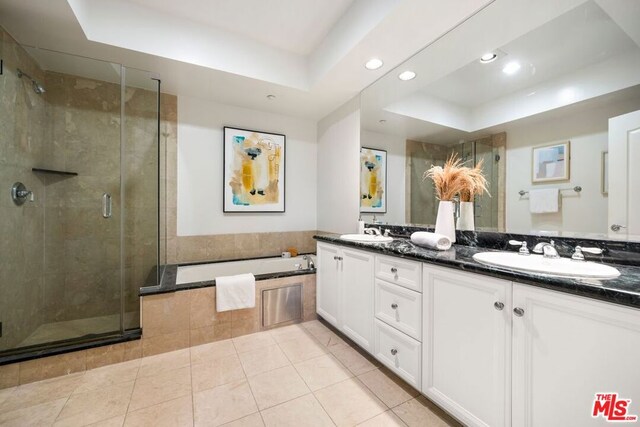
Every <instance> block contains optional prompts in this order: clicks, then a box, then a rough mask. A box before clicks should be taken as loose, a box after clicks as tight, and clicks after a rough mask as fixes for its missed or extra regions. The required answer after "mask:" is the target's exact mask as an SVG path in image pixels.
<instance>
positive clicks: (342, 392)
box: [314, 378, 388, 426]
mask: <svg viewBox="0 0 640 427" xmlns="http://www.w3.org/2000/svg"><path fill="white" fill-rule="evenodd" d="M314 394H315V395H316V398H317V399H318V400H319V401H320V403H321V404H322V406H323V408H324V409H325V410H326V411H327V413H328V414H329V415H330V416H331V419H332V420H333V422H334V423H336V425H338V426H354V425H356V424H358V423H361V422H363V421H366V420H368V419H370V418H373V417H375V416H376V415H378V414H381V413H383V412H385V411H386V410H387V409H388V408H387V407H386V406H385V404H384V403H382V402H381V401H380V400H378V398H377V397H376V396H375V395H374V394H373V393H372V392H371V391H370V390H369V389H368V388H367V387H366V386H365V385H364V384H362V383H361V382H360V381H358V380H357V379H355V378H350V379H348V380H345V381H343V382H341V383H338V384H334V385H332V386H329V387H326V388H323V389H322V390H319V391H316V392H315V393H314Z"/></svg>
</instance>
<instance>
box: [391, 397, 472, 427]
mask: <svg viewBox="0 0 640 427" xmlns="http://www.w3.org/2000/svg"><path fill="white" fill-rule="evenodd" d="M393 412H394V413H395V414H396V415H397V416H398V417H400V419H401V420H402V421H404V423H405V424H407V425H408V426H409V427H421V426H429V427H431V426H433V427H446V426H456V427H459V426H462V424H460V423H458V422H457V421H456V420H454V419H453V418H451V417H450V416H449V415H448V414H447V413H445V412H444V411H443V410H442V409H440V408H438V407H437V406H436V405H435V404H433V403H432V402H431V401H429V400H427V399H426V398H425V397H423V396H420V397H417V398H415V399H411V400H409V401H408V402H405V403H403V404H402V405H400V406H397V407H395V408H393Z"/></svg>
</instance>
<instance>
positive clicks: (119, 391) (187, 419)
mask: <svg viewBox="0 0 640 427" xmlns="http://www.w3.org/2000/svg"><path fill="white" fill-rule="evenodd" d="M115 319H117V317H113V318H112V317H110V316H105V317H102V318H94V319H83V321H81V322H78V321H76V323H73V322H60V323H62V324H63V325H61V324H60V323H59V324H54V325H55V328H54V327H53V325H46V326H47V328H49V329H47V332H49V333H52V331H56V332H60V333H61V334H62V333H69V331H74V332H77V331H80V332H82V331H84V330H86V329H83V328H84V327H85V325H91V327H92V328H95V327H96V325H97V326H100V325H103V324H104V325H112V324H117V323H116V321H115ZM100 322H104V323H100ZM109 322H113V323H109ZM56 328H57V329H56ZM288 328H289V329H288V330H284V329H283V330H278V329H274V330H272V331H268V332H263V333H261V334H262V335H260V336H253V337H250V338H247V339H245V340H237V339H234V340H226V341H218V342H215V343H209V344H203V345H200V346H194V347H191V348H186V349H183V350H178V351H175V352H171V353H164V354H160V355H155V356H149V357H145V358H142V359H136V360H135V361H129V362H124V363H119V364H114V365H108V366H104V367H101V368H97V369H93V370H88V371H86V372H83V373H78V374H73V375H70V376H63V377H58V378H53V379H50V380H45V381H41V382H37V383H31V384H26V385H22V386H18V387H15V388H13V389H7V390H5V391H4V392H3V394H2V396H3V397H4V398H3V399H0V425H2V424H4V423H8V424H12V425H13V424H15V425H31V424H42V425H54V424H55V425H67V424H73V425H88V424H91V423H98V424H100V425H114V426H115V425H117V426H122V425H125V426H128V425H176V426H192V425H223V424H224V425H227V423H228V425H238V426H239V425H251V426H253V425H255V426H267V427H268V426H284V425H295V426H306V425H327V426H330V425H347V426H351V425H354V426H355V425H360V424H359V423H361V424H362V425H389V426H400V427H406V426H413V425H416V426H417V425H425V424H424V423H423V421H424V420H428V421H429V423H430V424H429V425H439V426H440V425H441V426H447V425H449V426H459V425H460V424H458V423H457V422H456V421H455V420H453V419H452V418H450V417H449V416H448V415H446V414H445V413H444V412H443V411H441V410H439V409H438V408H437V407H435V406H434V405H433V404H432V403H431V402H429V401H428V400H427V399H425V398H424V397H417V398H416V397H415V396H416V395H417V394H418V393H417V391H415V390H412V389H411V388H410V387H409V386H408V385H407V384H405V383H403V382H402V380H400V379H399V378H398V377H396V376H395V375H393V374H392V373H390V372H388V371H387V370H385V369H378V368H377V367H376V366H375V365H374V364H373V363H370V365H371V367H370V368H371V369H368V370H366V372H364V373H360V374H358V375H356V374H355V373H353V372H351V371H349V370H348V369H347V368H348V366H345V364H344V362H343V361H341V360H340V357H334V356H333V355H331V354H330V353H323V352H320V353H319V354H318V355H315V356H314V357H309V358H305V360H303V361H298V357H297V356H299V354H298V353H297V352H294V353H291V352H290V354H293V355H294V356H296V357H293V361H292V360H291V358H290V357H289V356H287V351H285V349H288V350H291V349H292V348H298V347H304V346H312V347H316V346H323V347H324V346H325V345H327V343H325V342H324V341H325V340H324V339H323V337H325V336H326V335H328V334H333V333H334V332H333V331H331V330H330V329H328V328H327V327H326V326H324V325H323V324H322V323H320V322H317V321H313V322H307V323H302V324H300V325H295V326H293V327H288ZM92 332H95V329H93V330H92ZM267 335H269V337H267ZM67 336H68V335H67ZM318 337H319V338H318ZM258 338H259V339H258ZM272 338H274V339H273V340H272ZM47 339H51V335H47ZM341 340H343V343H341V344H340V346H341V347H342V346H344V347H345V348H343V349H342V353H344V351H345V349H346V347H349V348H350V350H351V351H353V352H356V353H358V355H359V356H360V357H362V358H363V359H367V360H368V359H369V357H368V356H362V355H360V352H358V351H357V350H356V349H355V344H353V343H351V342H350V341H349V340H348V339H343V338H341ZM236 341H237V343H236ZM267 342H268V343H269V345H268V346H267V347H259V346H258V348H254V349H253V350H249V351H247V352H245V351H244V350H247V348H249V347H255V345H257V344H260V343H267ZM328 348H331V347H328ZM253 352H255V353H260V352H264V354H265V355H275V356H274V357H276V358H277V362H278V363H265V364H264V366H262V367H261V369H260V372H259V373H257V374H256V372H255V369H253V368H252V369H249V370H248V371H247V368H248V367H250V366H253V365H255V363H253V359H254V355H253V354H252V353H253ZM269 357H271V356H269ZM269 357H267V359H269ZM274 360H275V359H274ZM347 362H348V363H347V364H349V362H352V361H351V359H349V360H347ZM263 370H264V372H263ZM329 377H330V378H329ZM292 384H293V385H294V386H295V387H293V386H292Z"/></svg>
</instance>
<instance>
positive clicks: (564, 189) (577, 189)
mask: <svg viewBox="0 0 640 427" xmlns="http://www.w3.org/2000/svg"><path fill="white" fill-rule="evenodd" d="M559 191H575V192H576V193H579V192H581V191H582V187H580V186H579V185H576V186H575V187H573V188H560V189H559ZM527 193H528V191H524V190H520V191H518V194H519V195H520V196H524V195H525V194H527Z"/></svg>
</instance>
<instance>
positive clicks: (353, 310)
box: [340, 248, 375, 353]
mask: <svg viewBox="0 0 640 427" xmlns="http://www.w3.org/2000/svg"><path fill="white" fill-rule="evenodd" d="M341 252H342V257H343V260H342V261H341V262H342V280H341V282H340V283H341V288H342V294H341V307H342V310H341V316H342V317H341V322H342V328H341V329H342V331H343V332H344V333H345V335H347V336H348V337H349V338H351V339H352V340H354V341H355V342H356V343H357V344H358V345H359V346H360V347H362V348H363V349H365V350H367V351H368V352H369V353H373V344H374V341H373V268H374V265H375V264H374V256H373V254H370V253H367V252H362V251H358V250H353V249H348V248H342V251H341Z"/></svg>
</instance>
